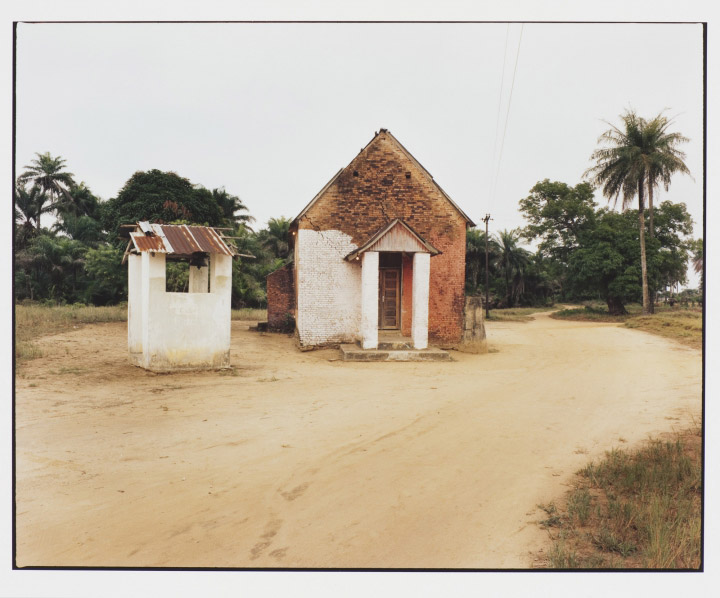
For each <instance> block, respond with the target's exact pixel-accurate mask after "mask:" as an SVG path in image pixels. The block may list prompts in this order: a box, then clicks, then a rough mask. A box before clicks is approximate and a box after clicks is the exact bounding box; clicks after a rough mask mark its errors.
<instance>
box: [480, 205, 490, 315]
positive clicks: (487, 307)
mask: <svg viewBox="0 0 720 598" xmlns="http://www.w3.org/2000/svg"><path fill="white" fill-rule="evenodd" d="M482 220H483V222H484V223H485V319H486V320H487V319H488V318H489V317H490V267H489V264H490V259H489V258H488V222H489V221H490V220H492V218H490V214H485V218H483V219H482Z"/></svg>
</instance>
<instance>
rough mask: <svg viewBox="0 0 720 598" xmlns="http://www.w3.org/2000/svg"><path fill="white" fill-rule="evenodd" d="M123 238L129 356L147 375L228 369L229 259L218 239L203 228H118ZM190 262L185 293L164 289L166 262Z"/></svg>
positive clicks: (225, 246) (233, 252)
mask: <svg viewBox="0 0 720 598" xmlns="http://www.w3.org/2000/svg"><path fill="white" fill-rule="evenodd" d="M123 229H124V232H125V233H126V234H127V235H128V236H129V238H130V240H129V242H128V246H127V249H126V251H125V255H124V256H123V262H124V261H125V260H127V262H128V352H129V356H130V361H131V362H132V363H133V364H135V365H138V366H140V367H143V368H146V369H148V370H152V371H169V370H177V369H201V368H220V367H224V366H228V365H229V364H230V295H231V283H232V259H233V257H234V256H236V255H237V251H236V249H235V248H234V247H232V246H230V245H228V244H227V243H226V242H225V240H224V239H223V237H222V234H221V233H219V232H218V231H216V230H215V229H213V228H210V227H205V226H188V225H169V224H150V223H147V222H140V223H138V224H137V225H131V226H126V227H123ZM171 260H174V261H186V262H188V263H189V280H188V292H182V293H179V292H168V291H167V290H166V263H167V262H168V261H171Z"/></svg>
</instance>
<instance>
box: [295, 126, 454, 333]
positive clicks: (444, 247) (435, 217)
mask: <svg viewBox="0 0 720 598" xmlns="http://www.w3.org/2000/svg"><path fill="white" fill-rule="evenodd" d="M394 218H400V219H402V220H404V221H405V222H406V223H407V224H408V225H410V227H412V228H413V230H415V231H416V232H417V233H418V234H419V235H420V236H421V237H422V238H423V239H425V240H426V241H429V242H430V243H432V245H433V246H434V247H436V248H437V249H439V250H440V251H441V252H442V253H441V254H440V255H436V256H434V257H432V258H431V259H430V312H429V321H428V333H429V336H430V340H431V342H435V343H436V344H437V343H439V344H441V345H451V344H454V343H457V342H459V340H460V338H461V336H462V314H463V307H464V301H465V292H464V287H465V231H466V228H467V220H466V219H465V218H464V217H463V216H462V214H461V213H460V212H458V210H457V209H456V208H455V206H453V205H452V203H451V202H450V201H448V199H447V197H445V195H444V194H443V193H442V191H440V189H439V188H438V187H437V185H436V184H435V182H434V181H433V179H432V178H431V177H430V176H428V174H427V173H426V172H425V171H424V170H423V169H422V168H421V167H420V166H419V165H418V164H417V163H416V162H415V161H414V160H413V159H412V158H411V157H409V156H408V154H407V153H406V152H405V151H404V150H403V148H402V147H401V146H400V145H399V144H398V143H397V142H396V141H395V140H394V138H393V137H392V136H391V135H389V134H386V133H384V132H380V133H379V134H378V135H377V136H376V137H375V138H374V139H373V140H372V141H371V142H370V143H369V144H368V145H367V146H366V147H365V148H364V149H363V150H362V151H361V152H360V154H358V156H357V157H356V158H355V159H354V160H353V161H352V162H350V164H349V165H348V166H347V167H346V168H345V169H344V170H343V172H341V173H340V175H339V176H338V177H337V178H336V179H335V181H334V182H333V184H332V185H330V186H329V187H328V188H327V189H326V190H325V192H324V193H323V194H322V195H321V196H320V197H319V198H318V199H317V200H316V201H315V203H314V204H313V205H312V206H311V207H310V208H309V209H308V210H307V212H306V213H305V215H304V216H303V217H302V218H300V219H299V221H298V227H299V228H301V229H304V228H307V229H313V230H339V231H342V232H343V233H345V234H347V235H349V236H350V237H351V238H352V242H353V243H354V244H356V245H357V246H361V245H363V244H364V243H365V242H366V241H367V240H368V239H369V238H370V237H371V236H372V235H373V234H374V233H375V232H377V231H378V230H380V229H381V228H383V227H384V226H386V225H387V224H388V223H389V222H390V221H391V220H392V219H394ZM299 259H302V256H299ZM406 265H407V262H404V263H403V266H404V271H405V274H404V275H403V285H404V286H403V289H404V291H403V302H402V332H403V334H409V333H410V325H411V316H410V314H411V310H412V307H411V306H412V304H411V303H410V299H411V294H412V282H411V278H410V277H411V276H412V274H411V273H410V272H408V270H409V269H408V268H407V267H406Z"/></svg>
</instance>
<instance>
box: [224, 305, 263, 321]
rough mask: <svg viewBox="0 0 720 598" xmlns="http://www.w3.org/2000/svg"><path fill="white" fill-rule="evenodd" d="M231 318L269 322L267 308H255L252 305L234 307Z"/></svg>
mask: <svg viewBox="0 0 720 598" xmlns="http://www.w3.org/2000/svg"><path fill="white" fill-rule="evenodd" d="M231 319H233V320H248V321H252V322H267V309H255V308H252V307H243V308H241V309H233V310H232V316H231Z"/></svg>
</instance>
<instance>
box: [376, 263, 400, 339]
mask: <svg viewBox="0 0 720 598" xmlns="http://www.w3.org/2000/svg"><path fill="white" fill-rule="evenodd" d="M379 291H380V293H379V297H378V328H381V329H385V330H387V329H398V328H400V269H395V268H382V269H381V270H380V285H379Z"/></svg>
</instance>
